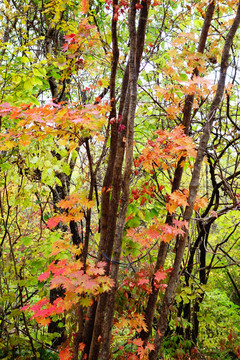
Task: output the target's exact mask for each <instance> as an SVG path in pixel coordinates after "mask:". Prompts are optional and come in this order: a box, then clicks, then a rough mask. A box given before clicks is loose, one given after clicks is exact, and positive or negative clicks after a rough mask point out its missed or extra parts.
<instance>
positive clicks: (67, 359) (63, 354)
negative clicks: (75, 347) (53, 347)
mask: <svg viewBox="0 0 240 360" xmlns="http://www.w3.org/2000/svg"><path fill="white" fill-rule="evenodd" d="M59 359H60V360H71V359H72V353H71V349H70V348H65V349H63V350H61V351H60V353H59Z"/></svg>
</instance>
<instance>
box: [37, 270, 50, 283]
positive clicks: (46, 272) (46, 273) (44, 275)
mask: <svg viewBox="0 0 240 360" xmlns="http://www.w3.org/2000/svg"><path fill="white" fill-rule="evenodd" d="M49 275H50V271H49V270H47V271H45V272H44V273H42V274H41V275H39V277H38V280H39V281H44V280H47V279H48V278H49Z"/></svg>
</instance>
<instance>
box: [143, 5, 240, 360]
mask: <svg viewBox="0 0 240 360" xmlns="http://www.w3.org/2000/svg"><path fill="white" fill-rule="evenodd" d="M239 24H240V3H238V8H237V12H236V16H235V19H234V22H233V24H232V26H231V28H230V30H229V32H228V34H227V36H226V40H225V44H224V48H223V52H222V59H221V69H220V76H219V81H218V86H217V91H216V95H215V97H214V99H213V102H212V105H211V108H210V111H209V114H208V117H207V120H206V125H205V127H204V129H203V134H202V136H201V139H200V143H199V147H198V151H197V157H196V160H195V163H194V168H193V173H192V178H191V182H190V185H189V197H188V204H189V205H188V206H187V207H186V209H185V212H184V215H183V219H184V220H186V221H187V222H188V223H190V220H191V217H192V213H193V207H194V203H195V199H196V195H197V191H198V188H199V181H200V172H201V168H202V161H203V158H204V155H205V153H206V149H207V144H208V141H209V138H210V134H211V130H212V125H213V121H214V120H215V114H216V111H217V109H218V107H219V105H220V103H221V100H222V97H223V94H224V88H225V81H226V75H227V68H228V58H229V53H230V48H231V45H232V43H233V38H234V36H235V34H236V31H237V29H238V27H239ZM187 241H188V230H187V229H185V235H184V236H179V238H178V239H177V242H176V256H175V261H174V266H173V271H172V273H171V275H170V278H169V282H168V287H167V289H166V292H165V294H164V298H163V302H162V308H161V311H160V319H159V322H158V331H157V335H156V338H155V342H154V345H155V350H154V351H152V352H151V353H150V357H149V359H150V360H156V359H157V356H158V353H159V350H160V346H161V343H162V340H163V338H164V334H165V331H166V328H167V325H168V314H169V306H170V304H171V302H172V299H173V297H174V293H175V288H176V284H177V282H178V279H179V269H180V266H181V262H182V259H183V255H184V250H185V246H186V243H187Z"/></svg>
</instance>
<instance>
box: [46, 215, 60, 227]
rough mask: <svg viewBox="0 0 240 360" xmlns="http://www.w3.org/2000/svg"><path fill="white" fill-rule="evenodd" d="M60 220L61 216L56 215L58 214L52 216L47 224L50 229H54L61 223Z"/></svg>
mask: <svg viewBox="0 0 240 360" xmlns="http://www.w3.org/2000/svg"><path fill="white" fill-rule="evenodd" d="M60 221H61V216H60V215H56V216H54V217H52V218H51V219H48V221H47V226H48V228H49V229H53V228H55V227H56V226H57V225H58V224H59V223H60Z"/></svg>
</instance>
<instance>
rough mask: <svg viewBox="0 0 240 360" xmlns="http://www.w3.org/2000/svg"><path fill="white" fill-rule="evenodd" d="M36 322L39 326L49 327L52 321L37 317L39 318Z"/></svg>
mask: <svg viewBox="0 0 240 360" xmlns="http://www.w3.org/2000/svg"><path fill="white" fill-rule="evenodd" d="M36 321H37V322H38V324H40V325H41V326H46V325H49V324H50V322H51V319H50V318H40V317H37V318H36Z"/></svg>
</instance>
